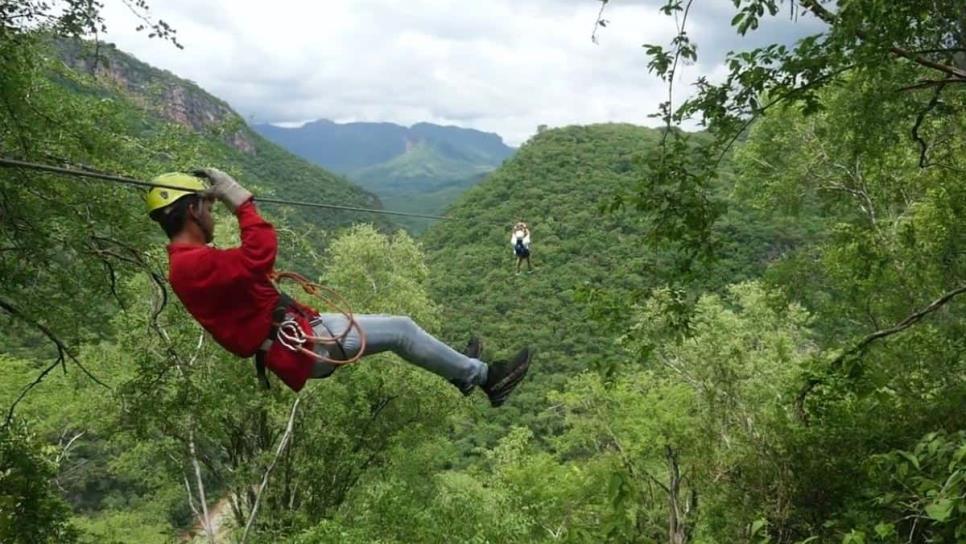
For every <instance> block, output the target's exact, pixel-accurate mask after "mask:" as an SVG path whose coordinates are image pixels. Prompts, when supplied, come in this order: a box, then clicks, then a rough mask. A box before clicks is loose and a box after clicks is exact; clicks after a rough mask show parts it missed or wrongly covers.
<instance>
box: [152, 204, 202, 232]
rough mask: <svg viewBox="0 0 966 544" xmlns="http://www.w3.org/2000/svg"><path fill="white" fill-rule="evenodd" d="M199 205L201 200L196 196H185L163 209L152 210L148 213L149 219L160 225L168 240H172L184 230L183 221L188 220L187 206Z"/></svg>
mask: <svg viewBox="0 0 966 544" xmlns="http://www.w3.org/2000/svg"><path fill="white" fill-rule="evenodd" d="M200 203H201V198H199V197H198V195H185V196H183V197H181V198H179V199H178V200H175V201H174V202H172V203H171V204H168V205H167V206H165V207H163V208H158V209H156V210H154V211H153V212H151V213H150V217H151V219H154V220H155V221H157V222H158V224H159V225H161V228H162V229H164V233H165V234H167V235H168V238H169V239H170V238H174V237H175V235H177V234H178V233H179V232H181V229H183V228H184V224H185V221H187V219H188V206H195V207H197V206H198V204H200Z"/></svg>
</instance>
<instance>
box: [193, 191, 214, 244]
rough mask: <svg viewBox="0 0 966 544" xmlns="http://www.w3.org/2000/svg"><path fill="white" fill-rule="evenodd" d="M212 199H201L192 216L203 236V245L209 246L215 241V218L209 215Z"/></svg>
mask: <svg viewBox="0 0 966 544" xmlns="http://www.w3.org/2000/svg"><path fill="white" fill-rule="evenodd" d="M214 201H215V199H214V198H203V199H201V201H200V202H199V203H198V207H197V210H196V212H195V213H194V214H193V215H192V216H193V217H194V220H195V222H196V223H198V227H199V228H200V229H201V232H202V233H203V234H204V235H205V243H206V244H210V243H211V241H212V240H214V239H215V218H214V217H213V216H212V215H211V206H212V203H213V202H214Z"/></svg>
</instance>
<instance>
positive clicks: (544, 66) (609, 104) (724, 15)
mask: <svg viewBox="0 0 966 544" xmlns="http://www.w3.org/2000/svg"><path fill="white" fill-rule="evenodd" d="M149 3H150V5H151V7H152V14H153V16H154V17H158V18H160V19H163V20H165V21H167V22H168V23H170V24H171V25H172V26H174V27H175V28H176V29H177V33H178V40H179V41H180V42H181V43H182V44H183V45H184V46H185V49H184V50H179V49H176V48H175V47H173V46H171V45H169V44H166V43H164V42H161V41H159V40H149V39H148V38H147V37H146V35H145V34H144V33H138V32H136V31H135V30H134V28H135V27H136V25H137V23H138V21H137V20H136V19H135V18H134V16H133V15H132V14H131V13H130V11H129V10H128V9H127V8H126V7H125V6H124V2H122V1H121V0H113V1H108V2H105V4H106V5H107V6H106V8H105V15H106V19H107V24H108V27H109V34H108V35H107V36H105V37H104V39H105V40H106V41H110V42H114V43H116V44H117V45H118V46H119V47H120V48H121V49H123V50H125V51H127V52H129V53H133V54H134V55H135V56H137V57H138V58H140V59H141V60H144V61H146V62H148V63H150V64H152V65H154V66H157V67H160V68H164V69H166V70H169V71H171V72H174V73H175V74H177V75H179V76H181V77H185V78H188V79H191V80H193V81H195V82H196V83H198V84H199V85H201V86H202V87H204V88H205V89H206V90H208V91H210V92H212V93H213V94H215V95H217V96H218V97H220V98H222V99H224V100H226V101H227V102H228V103H229V104H231V105H232V107H234V108H235V109H236V110H237V111H238V112H239V113H241V114H242V115H243V116H245V117H246V118H247V119H248V120H249V121H250V122H256V123H263V122H271V123H299V122H304V121H307V120H312V119H318V118H327V119H332V120H335V121H343V122H345V121H390V122H395V123H400V124H404V125H409V124H412V123H416V122H420V121H428V122H434V123H440V124H454V125H459V126H465V127H471V128H476V129H480V130H486V131H490V132H496V133H498V134H500V135H501V136H503V138H504V139H505V140H506V141H507V142H508V143H509V144H511V145H519V144H520V143H522V142H523V141H525V140H526V139H527V138H528V137H529V136H530V135H532V134H533V133H534V132H535V131H536V127H537V126H538V125H541V124H545V125H549V126H552V127H553V126H562V125H569V124H586V123H594V122H603V121H622V122H630V123H636V124H647V125H654V124H656V123H657V121H656V120H654V119H649V118H648V114H650V113H653V112H654V111H655V109H656V107H657V104H658V103H659V102H660V101H661V100H663V99H664V98H665V97H666V93H667V89H666V86H665V85H664V84H663V83H662V82H661V81H660V80H658V79H657V78H656V77H654V76H651V75H649V74H648V73H647V57H646V56H645V54H644V51H643V49H642V48H641V45H642V44H645V43H657V44H667V43H668V42H669V40H670V39H671V38H672V37H673V35H674V31H675V26H674V20H673V19H670V18H668V17H665V16H663V15H662V14H661V13H659V12H658V10H657V8H658V6H659V5H660V4H663V1H659V0H613V1H611V2H610V4H609V5H608V7H607V10H606V11H605V14H604V18H605V19H607V20H608V21H609V24H608V25H607V27H606V28H604V29H601V30H600V31H599V40H598V42H599V43H598V44H594V43H593V42H592V41H591V39H590V37H591V32H592V30H593V27H594V21H595V20H596V16H597V12H598V10H599V9H600V2H599V1H598V0H525V1H521V0H351V1H334V0H322V1H317V2H308V1H304V0H272V1H271V2H265V1H262V0H259V1H255V0H149ZM733 9H734V8H733V3H732V2H731V0H699V1H697V2H695V7H694V8H693V11H692V16H691V18H690V19H689V21H688V31H689V34H690V35H691V36H692V39H694V40H695V41H696V42H697V43H698V47H699V62H698V63H697V64H696V65H694V66H689V67H687V68H686V69H685V70H684V71H683V72H682V74H681V81H680V84H676V87H677V89H678V93H677V98H676V99H678V100H680V99H681V98H683V97H684V93H687V92H688V85H687V83H690V82H691V81H693V80H694V79H695V77H696V76H697V75H702V74H703V75H708V76H710V77H712V78H716V77H720V76H721V74H723V73H724V71H723V68H722V66H721V61H722V59H723V58H724V54H725V53H726V52H727V51H729V50H737V49H743V48H747V47H750V46H753V45H756V44H760V43H763V42H771V41H782V42H786V43H791V42H793V41H794V40H795V39H796V38H798V37H801V36H803V35H806V34H809V33H815V32H817V31H820V30H821V27H820V26H819V24H818V23H816V22H815V21H814V20H811V19H809V18H807V17H800V18H798V20H797V21H796V20H792V18H791V17H790V14H789V13H782V14H780V15H779V16H776V17H774V18H772V19H770V20H769V21H767V24H765V25H763V27H762V29H761V30H760V31H759V32H757V33H755V34H754V35H753V36H751V37H750V38H745V39H741V38H739V37H738V36H737V35H736V34H735V33H734V31H733V30H732V29H731V28H730V27H729V26H728V22H729V20H730V19H731V16H732V15H733Z"/></svg>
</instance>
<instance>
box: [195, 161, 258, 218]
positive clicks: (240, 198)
mask: <svg viewBox="0 0 966 544" xmlns="http://www.w3.org/2000/svg"><path fill="white" fill-rule="evenodd" d="M195 174H197V175H199V176H202V177H205V178H208V179H209V180H210V181H211V187H209V188H208V190H206V191H205V194H206V195H209V196H213V197H215V198H217V199H218V200H220V201H221V202H223V203H224V204H225V206H227V207H228V209H229V210H231V211H232V213H234V212H235V210H237V209H238V207H239V206H241V205H242V204H244V203H245V202H247V201H248V199H250V198H251V197H252V192H251V191H249V190H248V189H246V188H244V187H242V186H241V185H240V184H239V183H238V182H237V181H235V178H233V177H231V176H229V175H228V174H226V173H224V172H222V171H221V170H218V169H217V168H201V169H199V170H195Z"/></svg>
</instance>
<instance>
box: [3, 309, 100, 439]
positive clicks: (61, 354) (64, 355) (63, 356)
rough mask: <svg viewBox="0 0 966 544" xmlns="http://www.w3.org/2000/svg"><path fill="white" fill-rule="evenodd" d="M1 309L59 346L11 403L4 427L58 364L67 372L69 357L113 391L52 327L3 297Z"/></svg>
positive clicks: (86, 372) (90, 375)
mask: <svg viewBox="0 0 966 544" xmlns="http://www.w3.org/2000/svg"><path fill="white" fill-rule="evenodd" d="M0 309H3V310H5V311H6V312H7V313H8V314H10V315H11V316H13V317H15V318H17V319H20V320H21V321H23V322H25V323H27V324H28V325H30V326H31V327H33V328H35V329H37V330H39V331H40V332H41V333H42V334H43V335H44V336H46V337H47V339H48V340H50V341H51V342H53V344H54V346H55V347H56V348H57V358H56V359H55V360H54V362H53V363H52V364H51V365H50V366H48V367H47V368H45V369H44V370H43V371H42V372H41V373H40V374H39V375H38V376H37V378H36V379H35V380H34V381H33V382H31V383H30V384H28V385H27V386H26V387H25V388H24V389H23V391H21V392H20V395H19V396H18V397H17V398H16V400H14V402H13V404H11V405H10V410H9V411H8V412H7V418H6V420H5V421H4V424H3V427H6V426H8V425H9V424H10V422H11V421H12V420H13V414H14V411H15V409H16V407H17V404H19V403H20V401H21V400H23V398H24V397H25V396H26V395H27V393H28V392H29V391H30V390H31V389H33V388H34V387H36V386H37V385H38V384H40V382H42V381H43V380H44V378H46V377H47V375H48V374H50V372H51V371H52V370H53V369H55V368H57V366H61V367H62V368H63V369H64V372H65V373H66V372H67V359H70V360H71V362H73V363H74V364H75V365H77V368H79V369H81V371H82V372H83V373H84V374H85V375H87V377H88V378H90V379H91V380H93V381H94V383H97V384H98V385H100V386H102V387H104V388H105V389H107V390H108V391H113V389H111V387H110V386H109V385H107V384H106V383H104V382H102V381H101V380H99V379H98V378H97V376H94V375H93V374H92V373H91V372H90V371H89V370H87V368H86V367H84V365H82V364H81V362H80V361H78V360H77V358H76V357H74V355H73V354H72V353H71V352H70V351H69V350H68V349H67V345H66V344H64V342H63V341H62V340H61V339H60V338H58V337H57V336H56V335H55V334H54V333H53V331H51V330H50V329H48V328H47V327H45V326H44V325H42V324H40V323H38V322H37V321H34V320H33V319H30V318H29V317H27V316H26V315H24V313H23V312H22V311H20V310H19V309H17V308H16V307H15V306H14V305H13V304H11V303H9V302H7V301H5V300H3V299H0Z"/></svg>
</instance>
